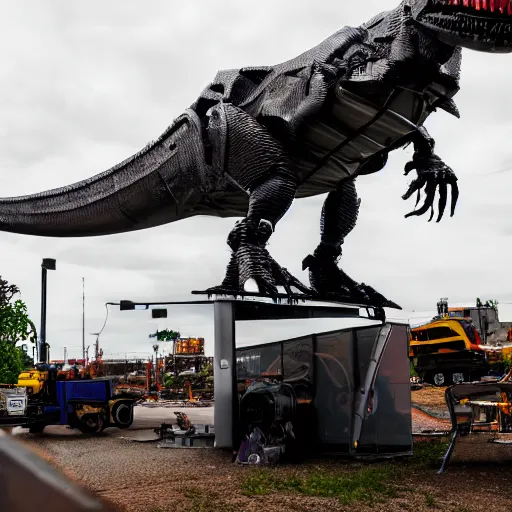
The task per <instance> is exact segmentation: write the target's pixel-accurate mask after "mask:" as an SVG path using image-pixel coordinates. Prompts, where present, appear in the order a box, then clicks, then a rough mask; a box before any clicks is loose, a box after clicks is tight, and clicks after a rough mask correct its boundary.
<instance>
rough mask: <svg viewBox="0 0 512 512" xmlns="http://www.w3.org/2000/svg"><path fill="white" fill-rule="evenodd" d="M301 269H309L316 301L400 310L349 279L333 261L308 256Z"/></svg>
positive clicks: (366, 286) (380, 296)
mask: <svg viewBox="0 0 512 512" xmlns="http://www.w3.org/2000/svg"><path fill="white" fill-rule="evenodd" d="M302 268H303V270H305V269H307V268H308V269H309V281H310V284H311V287H312V288H313V290H314V291H315V295H316V298H317V299H325V300H335V301H337V302H345V303H347V304H362V305H367V306H373V307H376V308H393V309H402V308H401V307H400V306H399V305H398V304H396V303H395V302H393V301H390V300H389V299H387V298H386V297H384V295H382V294H380V293H379V292H377V291H376V290H375V289H374V288H372V287H371V286H369V285H367V284H364V283H357V282H356V281H354V280H353V279H351V278H350V277H349V276H348V275H347V274H346V273H345V272H344V271H343V270H341V269H340V268H339V267H338V265H337V264H336V261H335V260H332V259H324V258H319V257H318V256H312V255H309V256H307V257H306V258H305V259H304V261H303V262H302Z"/></svg>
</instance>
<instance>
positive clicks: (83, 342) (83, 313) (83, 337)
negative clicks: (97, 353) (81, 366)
mask: <svg viewBox="0 0 512 512" xmlns="http://www.w3.org/2000/svg"><path fill="white" fill-rule="evenodd" d="M82 357H83V358H84V359H85V279H84V278H83V277H82Z"/></svg>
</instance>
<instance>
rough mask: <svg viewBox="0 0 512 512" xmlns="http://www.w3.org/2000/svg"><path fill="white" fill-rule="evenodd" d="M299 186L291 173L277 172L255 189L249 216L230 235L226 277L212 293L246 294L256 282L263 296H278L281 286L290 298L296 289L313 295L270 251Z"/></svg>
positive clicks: (238, 223) (250, 200)
mask: <svg viewBox="0 0 512 512" xmlns="http://www.w3.org/2000/svg"><path fill="white" fill-rule="evenodd" d="M295 190H296V185H295V181H294V179H293V177H292V176H290V175H289V174H288V172H287V171H284V170H279V169H276V170H275V171H274V172H273V174H272V176H271V177H269V178H268V179H267V180H266V181H265V182H263V183H262V184H261V185H259V186H257V187H256V188H254V190H253V191H252V192H251V195H250V199H249V209H248V212H247V217H245V219H243V220H241V221H238V222H237V223H236V224H235V227H234V228H233V230H232V231H231V233H230V234H229V236H228V245H229V247H230V248H231V250H232V251H233V252H232V255H231V260H230V262H229V265H228V269H227V272H226V277H225V279H224V281H223V282H222V284H221V285H220V286H216V287H214V288H210V289H209V290H208V292H209V293H211V294H228V295H231V294H243V293H244V285H245V283H246V282H247V281H248V280H250V279H253V280H254V281H255V282H256V284H257V285H258V289H259V292H260V293H261V294H262V295H268V296H270V297H276V296H277V294H278V289H277V287H278V286H283V287H284V288H285V290H286V292H287V294H288V295H292V294H293V291H292V289H291V288H292V287H294V288H297V289H298V290H300V291H302V292H303V293H308V294H310V293H311V290H309V289H308V288H307V287H306V286H304V285H303V284H302V283H301V282H300V281H299V280H298V279H296V278H295V277H293V276H292V275H291V274H290V273H289V272H288V271H287V270H286V269H285V268H282V267H281V266H279V265H278V263H277V262H276V261H274V259H273V258H272V257H271V256H270V254H269V253H268V251H267V249H266V247H265V246H266V244H267V242H268V240H269V238H270V236H271V235H272V233H273V231H274V227H275V225H276V223H277V222H278V221H279V220H280V219H281V217H282V216H283V215H284V214H285V213H286V211H287V210H288V208H289V207H290V205H291V204H292V201H293V198H294V196H295Z"/></svg>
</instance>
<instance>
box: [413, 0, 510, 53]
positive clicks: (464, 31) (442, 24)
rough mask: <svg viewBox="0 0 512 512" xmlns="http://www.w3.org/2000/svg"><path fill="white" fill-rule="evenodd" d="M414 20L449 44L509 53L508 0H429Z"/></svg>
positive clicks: (484, 50)
mask: <svg viewBox="0 0 512 512" xmlns="http://www.w3.org/2000/svg"><path fill="white" fill-rule="evenodd" d="M416 21H417V22H419V23H420V24H421V25H423V26H424V27H426V28H428V29H431V30H432V31H434V32H435V33H436V35H437V37H438V38H439V39H440V40H442V41H444V42H445V43H448V44H450V45H453V46H463V47H466V48H470V49H472V50H478V51H483V52H496V53H509V52H512V0H429V1H428V2H427V5H426V6H425V8H424V9H422V10H421V12H420V13H418V15H417V16H416Z"/></svg>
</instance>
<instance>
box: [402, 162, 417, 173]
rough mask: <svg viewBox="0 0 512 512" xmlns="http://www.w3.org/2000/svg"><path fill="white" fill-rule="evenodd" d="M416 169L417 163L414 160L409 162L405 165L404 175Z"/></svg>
mask: <svg viewBox="0 0 512 512" xmlns="http://www.w3.org/2000/svg"><path fill="white" fill-rule="evenodd" d="M414 169H416V164H415V162H413V161H410V162H407V163H406V164H405V167H404V171H405V172H404V176H407V175H408V174H409V173H410V172H411V171H412V170H414Z"/></svg>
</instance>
